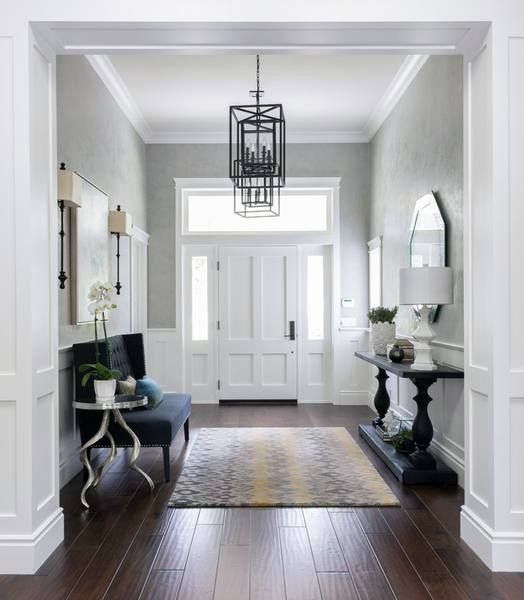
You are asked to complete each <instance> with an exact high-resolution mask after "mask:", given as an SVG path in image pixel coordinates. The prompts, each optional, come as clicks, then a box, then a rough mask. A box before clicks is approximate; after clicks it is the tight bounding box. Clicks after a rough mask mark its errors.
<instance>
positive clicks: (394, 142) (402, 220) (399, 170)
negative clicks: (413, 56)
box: [369, 56, 464, 345]
mask: <svg viewBox="0 0 524 600" xmlns="http://www.w3.org/2000/svg"><path fill="white" fill-rule="evenodd" d="M462 89H463V88H462V58H461V57H457V56H433V57H431V58H429V59H428V61H427V62H426V63H425V65H424V66H423V67H422V69H421V70H420V72H419V73H418V75H417V77H416V78H415V79H414V81H413V83H412V84H411V86H410V87H409V88H408V90H407V91H406V93H405V94H404V96H403V97H402V98H401V100H400V102H399V103H398V104H397V106H396V107H395V109H394V110H393V112H392V113H391V115H390V116H389V117H388V118H387V119H386V121H385V122H384V124H383V125H382V127H381V128H380V130H379V131H378V133H377V134H376V135H375V137H374V138H373V140H372V142H371V161H372V169H371V172H372V177H371V211H370V212H371V216H370V230H369V237H370V238H373V237H376V236H378V235H383V303H384V304H386V305H394V304H397V303H398V270H399V268H400V267H404V266H408V265H409V254H408V232H409V226H410V223H411V218H412V215H413V209H414V207H415V203H416V201H417V199H418V198H420V197H421V196H423V195H424V194H426V193H428V192H430V191H432V190H433V191H435V192H436V193H437V197H438V200H439V203H440V207H441V210H442V211H443V213H444V218H445V220H446V224H447V264H448V265H449V266H451V267H453V271H454V276H455V285H454V292H455V303H454V304H453V305H450V306H444V307H441V311H440V314H439V318H438V320H437V322H436V323H435V330H436V332H437V338H438V339H439V340H441V341H446V342H450V343H455V344H459V345H460V344H462V343H463V341H464V300H463V262H464V259H463V243H462V237H463V214H462V206H463V190H462V180H463V167H462V161H463V159H462V152H463V144H462V110H463V99H462ZM407 310H408V309H406V308H403V309H402V310H401V311H400V313H399V325H400V327H401V328H403V330H404V332H405V333H407V331H406V330H405V329H406V327H407V321H408V316H407Z"/></svg>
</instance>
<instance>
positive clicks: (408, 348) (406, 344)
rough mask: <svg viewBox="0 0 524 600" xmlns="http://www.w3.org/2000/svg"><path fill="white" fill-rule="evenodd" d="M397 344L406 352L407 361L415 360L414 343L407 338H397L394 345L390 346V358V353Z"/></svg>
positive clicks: (405, 358)
mask: <svg viewBox="0 0 524 600" xmlns="http://www.w3.org/2000/svg"><path fill="white" fill-rule="evenodd" d="M395 344H396V345H397V346H399V347H400V348H402V350H404V360H405V361H409V360H415V349H414V347H413V344H412V342H410V341H409V340H408V339H407V338H397V339H395V341H394V342H393V343H392V344H388V356H389V351H390V350H391V348H393V346H394V345H395Z"/></svg>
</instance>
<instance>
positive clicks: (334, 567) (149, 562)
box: [0, 405, 524, 600]
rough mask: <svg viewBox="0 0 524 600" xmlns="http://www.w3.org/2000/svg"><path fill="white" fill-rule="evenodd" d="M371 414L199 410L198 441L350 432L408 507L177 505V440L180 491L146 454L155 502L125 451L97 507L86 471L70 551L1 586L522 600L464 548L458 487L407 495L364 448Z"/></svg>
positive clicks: (292, 598) (224, 597) (17, 598)
mask: <svg viewBox="0 0 524 600" xmlns="http://www.w3.org/2000/svg"><path fill="white" fill-rule="evenodd" d="M370 417H371V412H370V411H369V410H368V409H367V408H365V407H343V406H331V405H299V406H272V407H266V406H255V407H247V406H227V407H223V406H222V407H219V406H216V405H196V406H194V407H193V416H192V419H191V426H192V440H194V438H195V433H196V431H197V430H198V428H200V427H220V426H227V427H249V426H258V427H264V426H297V427H299V426H345V427H347V429H348V430H349V432H350V433H351V434H352V435H353V437H354V438H355V440H357V441H358V443H359V444H360V445H361V446H362V448H363V449H364V451H365V452H366V453H367V455H368V456H369V458H370V459H371V461H372V462H373V464H374V465H375V466H376V467H377V469H378V470H379V472H380V473H381V474H382V476H383V477H384V479H385V480H386V481H387V482H388V483H389V485H390V486H391V488H392V489H393V491H394V492H395V494H396V495H397V496H398V498H399V500H400V502H401V508H384V509H378V508H367V509H323V508H311V509H247V508H244V509H226V510H224V509H201V510H198V509H186V510H173V509H170V508H168V507H167V503H168V500H169V496H170V493H171V490H172V487H173V482H174V480H175V479H176V477H177V475H178V474H179V473H180V470H181V468H182V465H183V462H184V458H185V457H186V456H187V453H188V451H189V447H188V446H185V445H184V441H183V433H182V432H180V433H179V435H178V436H177V439H176V440H175V442H174V444H173V450H172V457H173V458H172V465H171V467H172V477H173V481H172V482H171V483H170V484H166V483H162V481H163V480H162V458H161V451H160V450H159V449H144V450H143V452H142V455H141V457H140V466H141V467H142V468H143V469H145V470H146V471H147V472H148V473H149V474H150V475H151V476H152V477H153V479H154V480H155V481H156V482H157V483H158V485H157V487H156V489H155V490H154V492H153V493H150V492H149V487H148V486H147V484H146V483H145V482H144V481H143V480H142V479H141V478H140V476H139V475H138V474H136V473H135V472H129V471H128V470H127V469H126V459H127V456H126V453H125V452H124V451H122V450H120V451H119V458H118V459H117V460H116V461H115V463H114V464H113V465H112V467H111V469H110V470H109V471H108V472H107V473H106V475H105V476H104V478H103V480H102V482H101V484H100V486H99V488H98V489H97V491H96V492H94V493H92V494H91V495H90V499H91V502H92V506H93V508H92V510H91V511H85V510H84V509H83V508H82V506H81V504H80V501H79V494H80V489H81V487H82V480H81V476H80V475H79V476H77V477H76V478H75V479H74V480H72V481H71V482H70V483H69V484H68V485H67V486H65V487H64V489H63V490H62V506H63V508H64V515H65V540H64V543H63V544H62V545H61V546H60V547H59V548H58V549H57V550H56V551H55V552H54V553H53V555H52V556H51V557H50V558H49V559H48V560H47V562H46V563H45V564H44V565H43V566H42V567H41V569H40V570H39V571H38V572H37V574H36V575H34V576H9V575H6V576H0V598H1V599H2V600H3V599H13V600H26V599H28V600H29V599H35V600H36V599H41V598H45V599H49V600H58V599H61V598H64V599H65V598H70V599H81V600H89V599H93V600H95V599H96V600H98V599H101V598H105V599H122V600H133V599H138V598H140V599H142V600H144V599H147V600H163V599H171V598H172V599H175V598H176V599H178V600H188V599H192V600H206V599H213V598H214V600H240V599H244V598H245V599H247V598H249V599H251V600H286V599H287V600H317V599H318V600H352V599H361V600H364V599H369V600H381V599H383V598H389V599H391V598H398V599H402V600H404V599H406V600H411V599H413V600H418V599H424V598H439V599H441V598H442V599H445V600H454V599H456V598H473V599H477V598H478V599H483V598H489V599H497V598H503V599H511V600H516V599H518V598H524V574H520V573H519V574H510V573H491V572H490V571H489V570H488V569H487V568H486V567H485V566H484V565H483V563H482V562H481V561H480V560H479V559H478V558H477V557H476V556H475V555H474V554H473V553H472V552H471V551H470V550H469V548H468V547H467V546H466V545H465V544H464V543H463V542H461V541H460V538H459V513H460V506H461V503H462V501H463V494H462V490H461V489H460V488H456V489H438V488H429V487H425V486H417V487H402V486H401V485H400V484H399V483H398V482H397V480H396V479H395V478H394V477H393V476H392V475H391V474H390V472H389V471H388V470H387V468H386V467H384V466H383V464H382V463H381V462H380V460H378V459H377V458H376V457H375V455H374V454H373V453H372V452H371V450H369V448H368V447H367V446H366V445H365V444H364V443H363V442H361V440H360V439H359V436H358V434H357V425H358V423H360V422H365V421H368V420H369V418H370ZM190 444H191V442H190Z"/></svg>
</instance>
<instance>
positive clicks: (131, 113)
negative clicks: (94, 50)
mask: <svg viewBox="0 0 524 600" xmlns="http://www.w3.org/2000/svg"><path fill="white" fill-rule="evenodd" d="M86 59H87V61H88V63H89V64H90V65H91V66H92V67H93V69H94V71H95V73H96V74H97V75H98V76H99V77H100V79H101V80H102V82H103V84H104V85H105V86H106V88H107V89H108V91H109V93H110V94H111V95H112V96H113V98H114V99H115V102H116V103H117V104H118V106H119V107H120V109H121V110H122V112H123V113H124V115H125V116H126V117H127V118H128V120H129V122H130V123H131V125H133V127H134V128H135V129H136V132H137V133H138V135H139V136H140V137H141V138H142V140H143V141H144V142H145V143H147V140H148V139H149V137H150V136H151V128H150V127H149V124H148V123H147V121H146V120H145V118H144V115H143V114H142V111H141V110H140V109H139V108H138V106H137V104H136V102H135V100H134V98H133V96H132V95H131V93H130V92H129V90H128V89H127V86H126V84H125V83H124V81H123V80H122V78H121V77H120V75H119V74H118V72H117V70H116V69H115V67H114V66H113V63H112V62H111V60H110V59H109V57H108V56H105V55H103V54H88V55H86Z"/></svg>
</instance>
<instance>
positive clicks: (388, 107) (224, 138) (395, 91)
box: [86, 54, 429, 144]
mask: <svg viewBox="0 0 524 600" xmlns="http://www.w3.org/2000/svg"><path fill="white" fill-rule="evenodd" d="M428 57H429V56H428V55H426V54H415V55H410V56H407V57H406V59H405V60H404V61H403V63H402V65H401V66H400V69H399V70H398V71H397V73H396V75H395V77H394V78H393V80H392V81H391V83H390V84H389V86H388V88H387V90H386V92H385V94H384V96H382V98H381V99H380V101H379V102H378V104H377V106H376V107H375V109H374V110H373V112H372V113H371V115H370V117H369V119H368V120H367V122H366V124H365V126H364V129H363V130H362V131H311V132H309V131H294V132H290V133H288V136H287V142H288V143H289V144H365V143H367V142H370V141H371V139H372V138H373V136H374V135H375V134H376V132H377V131H378V130H379V128H380V126H381V125H382V123H384V121H385V120H386V119H387V117H388V116H389V114H390V113H391V111H392V110H393V108H394V107H395V106H396V104H397V102H398V101H399V100H400V98H401V97H402V95H403V94H404V92H405V91H406V90H407V88H408V87H409V85H410V84H411V82H412V81H413V79H414V78H415V77H416V75H417V73H418V72H419V71H420V69H421V68H422V66H423V65H424V63H425V62H426V60H427V59H428ZM86 59H87V61H88V62H89V64H90V65H91V66H92V67H93V69H94V71H95V72H96V74H97V75H98V76H99V77H100V79H101V80H102V82H103V83H104V85H105V86H106V88H107V89H108V91H109V92H110V94H111V95H112V96H113V98H114V99H115V101H116V103H117V104H118V106H119V107H120V108H121V110H122V112H123V113H124V114H125V116H126V117H127V118H128V119H129V121H130V123H131V124H132V125H133V127H134V128H135V129H136V131H137V133H138V135H139V136H140V137H141V138H142V140H143V141H144V143H146V144H227V143H228V140H229V135H228V132H227V131H152V130H151V127H150V126H149V124H148V122H147V120H146V119H145V117H144V115H143V114H142V111H141V110H140V108H139V107H138V105H137V104H136V102H135V101H134V99H133V97H132V95H131V93H130V92H129V90H128V88H127V86H126V84H125V83H124V81H123V80H122V78H121V77H120V75H119V74H118V72H117V70H116V69H115V67H114V66H113V63H112V62H111V60H110V58H109V57H108V56H106V55H101V54H91V55H86Z"/></svg>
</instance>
